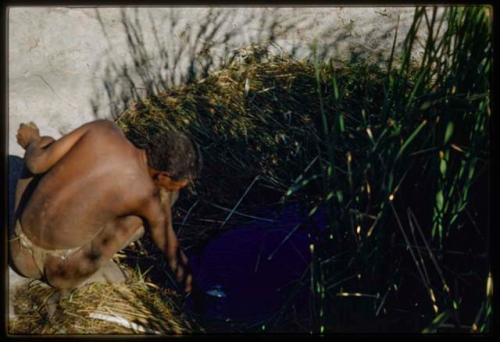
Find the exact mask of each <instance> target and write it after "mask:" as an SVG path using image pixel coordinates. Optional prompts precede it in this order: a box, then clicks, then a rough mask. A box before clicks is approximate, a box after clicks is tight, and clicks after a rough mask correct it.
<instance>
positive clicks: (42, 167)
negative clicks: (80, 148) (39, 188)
mask: <svg viewBox="0 0 500 342" xmlns="http://www.w3.org/2000/svg"><path fill="white" fill-rule="evenodd" d="M107 124H111V125H112V123H111V122H110V121H105V120H101V121H94V122H91V123H87V124H85V125H83V126H81V127H79V128H77V129H75V130H74V131H72V132H71V133H68V134H66V135H65V136H63V137H62V138H61V139H59V140H54V139H53V138H51V137H48V136H44V137H41V136H40V133H39V131H38V127H36V125H35V124H34V123H29V124H21V125H20V127H19V130H18V131H17V142H18V143H19V145H21V146H22V147H23V148H24V149H25V150H26V152H25V154H24V160H25V162H26V166H27V168H28V170H29V171H30V172H31V173H33V174H39V173H44V172H46V171H47V170H48V169H50V168H51V167H52V166H53V165H54V164H55V163H57V161H59V160H60V159H61V158H62V157H63V156H64V155H65V154H66V153H67V152H68V151H69V150H70V149H71V148H72V147H73V146H74V145H75V144H76V142H77V141H78V140H80V138H81V137H82V136H83V135H84V134H85V133H86V132H87V131H88V130H89V129H90V128H91V127H93V126H95V125H107Z"/></svg>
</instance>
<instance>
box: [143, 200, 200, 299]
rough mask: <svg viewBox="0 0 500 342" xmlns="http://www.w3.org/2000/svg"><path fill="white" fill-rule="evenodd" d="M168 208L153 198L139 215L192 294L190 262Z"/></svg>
mask: <svg viewBox="0 0 500 342" xmlns="http://www.w3.org/2000/svg"><path fill="white" fill-rule="evenodd" d="M166 206H168V207H169V208H170V205H168V204H167V205H165V204H160V200H159V198H158V197H151V199H150V200H148V201H147V203H146V204H145V205H143V206H142V208H141V211H140V214H139V215H140V216H141V217H143V218H144V219H145V220H146V221H147V222H148V225H149V227H150V231H151V237H152V239H153V242H154V243H155V244H156V245H157V246H158V248H160V250H161V251H163V253H164V254H165V257H166V258H167V261H168V263H169V266H170V268H171V269H172V271H173V272H174V274H175V276H176V278H177V281H178V282H179V283H181V284H182V285H183V286H184V290H185V291H186V292H190V291H191V282H192V276H191V273H190V272H189V269H188V260H187V258H186V256H185V255H184V254H183V253H182V251H181V249H180V246H179V242H178V240H177V237H176V235H175V232H174V229H173V226H172V217H171V211H170V210H165V209H164V208H165V207H166Z"/></svg>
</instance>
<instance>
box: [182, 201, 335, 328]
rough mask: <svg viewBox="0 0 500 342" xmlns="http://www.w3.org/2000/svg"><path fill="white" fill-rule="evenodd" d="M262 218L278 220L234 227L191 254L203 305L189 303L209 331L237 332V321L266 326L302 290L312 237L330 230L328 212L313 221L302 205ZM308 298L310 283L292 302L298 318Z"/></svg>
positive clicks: (267, 212) (188, 305) (261, 215)
mask: <svg viewBox="0 0 500 342" xmlns="http://www.w3.org/2000/svg"><path fill="white" fill-rule="evenodd" d="M258 216H259V217H266V218H271V219H272V220H273V222H268V221H262V220H255V221H253V222H251V223H248V224H245V225H243V226H239V227H232V229H230V230H228V231H226V232H224V233H223V234H221V235H220V236H218V237H216V238H214V239H213V240H212V241H210V242H209V243H208V244H207V245H206V246H205V248H204V249H203V250H202V252H201V253H198V254H193V255H189V258H190V263H191V266H192V269H193V278H194V280H195V281H196V283H197V285H198V287H199V292H200V293H201V298H200V296H198V299H197V300H198V304H199V302H200V301H201V302H202V303H201V307H195V305H194V303H193V300H191V299H188V300H187V303H186V309H187V310H189V311H198V312H197V315H198V317H199V320H200V322H201V323H204V325H205V327H206V328H207V329H208V330H210V329H212V330H215V331H232V330H231V324H232V323H235V324H236V323H238V324H239V323H241V324H242V325H246V326H249V325H255V326H256V327H258V328H259V329H262V328H263V327H265V326H266V321H269V320H271V319H273V318H275V317H276V314H277V313H278V312H279V310H280V309H281V308H282V307H283V304H284V303H285V302H286V301H287V299H289V298H290V294H291V292H292V291H294V290H295V289H297V286H298V285H299V281H300V279H301V277H303V276H304V274H305V271H306V269H307V267H308V266H309V262H310V250H309V244H310V239H309V237H308V234H309V233H310V232H311V229H318V228H320V229H321V227H324V226H325V224H324V222H325V217H324V212H323V211H322V210H318V212H317V213H316V214H315V215H314V216H313V218H312V222H309V223H308V222H307V219H306V216H307V215H304V214H301V210H300V208H299V206H298V205H291V206H288V207H285V208H284V209H282V210H280V211H278V212H276V211H274V212H270V211H269V210H267V211H263V212H261V213H259V215H258ZM305 283H306V284H307V278H306V281H305ZM308 298H309V292H308V286H307V285H306V286H302V290H300V291H298V294H297V295H295V296H294V297H293V298H292V299H291V301H290V303H292V304H295V305H294V306H295V309H296V310H297V315H299V316H300V315H307V312H308ZM198 304H197V305H198ZM287 310H290V309H289V308H288V309H287Z"/></svg>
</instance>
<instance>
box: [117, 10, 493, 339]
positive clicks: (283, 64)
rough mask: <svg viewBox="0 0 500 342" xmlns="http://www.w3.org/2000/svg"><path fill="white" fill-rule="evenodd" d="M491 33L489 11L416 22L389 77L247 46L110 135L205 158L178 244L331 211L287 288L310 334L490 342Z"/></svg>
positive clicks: (430, 15)
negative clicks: (183, 140)
mask: <svg viewBox="0 0 500 342" xmlns="http://www.w3.org/2000/svg"><path fill="white" fill-rule="evenodd" d="M491 21H492V18H491V9H490V8H488V7H485V6H468V7H446V8H440V9H439V10H438V9H436V8H417V9H416V11H415V16H414V21H413V24H412V26H411V28H410V31H409V32H408V34H407V36H406V39H405V41H404V46H403V48H402V51H399V50H397V49H396V48H395V47H394V48H393V50H392V53H391V57H390V59H389V61H388V63H387V67H380V66H377V65H369V64H366V63H363V62H358V63H346V64H335V63H333V62H331V61H322V60H317V59H313V60H311V61H305V60H302V61H298V60H293V59H292V58H290V57H288V56H283V55H282V56H271V55H269V54H268V53H267V49H266V48H261V47H257V46H253V47H250V48H249V49H248V50H247V51H246V52H247V53H246V55H245V57H242V55H241V54H239V55H238V56H233V57H232V58H229V60H228V61H227V63H226V64H225V65H224V66H223V67H222V68H221V69H220V70H219V71H217V72H214V73H211V74H210V75H209V76H208V77H206V78H204V79H200V80H195V81H192V82H191V83H189V84H187V85H184V86H181V87H175V88H171V89H167V90H165V91H164V92H162V93H160V94H157V95H155V96H151V97H148V98H146V99H143V100H141V101H140V102H138V103H135V104H134V105H133V106H131V108H130V109H128V110H127V111H125V112H124V113H122V114H121V115H120V116H119V117H117V118H116V121H117V122H118V124H119V125H120V126H121V127H122V128H123V129H124V131H125V132H126V134H127V135H128V136H129V137H130V139H131V140H132V141H134V142H135V143H136V144H138V145H140V144H141V143H142V142H143V141H144V139H147V137H148V136H151V134H150V133H151V132H152V131H155V130H162V129H178V130H182V131H185V132H188V133H189V134H190V135H191V136H192V137H193V138H194V139H195V140H196V141H197V142H198V143H199V144H200V146H201V147H202V152H203V155H204V170H203V175H202V178H201V179H200V180H199V182H198V184H197V186H196V192H194V193H192V194H190V196H188V198H187V199H183V200H182V201H180V203H179V208H178V209H177V215H178V217H184V220H183V222H179V224H178V225H177V226H178V227H179V229H180V230H182V232H180V236H181V239H182V240H183V243H184V245H187V246H190V247H193V248H195V247H196V246H197V245H199V244H202V243H203V242H205V241H206V240H207V239H208V238H210V237H211V236H213V234H215V233H216V232H219V231H221V229H226V228H229V227H230V225H231V224H234V223H237V222H238V219H241V217H244V216H242V215H241V214H244V215H247V216H248V215H250V216H251V215H252V213H255V210H256V209H258V208H262V207H266V206H272V205H276V204H281V205H284V204H287V203H291V202H297V203H300V204H301V205H302V206H303V210H304V212H306V213H310V215H309V216H312V215H313V214H314V213H315V212H317V210H318V209H319V208H325V209H326V214H327V217H328V225H327V229H325V230H320V229H315V230H313V231H311V245H310V251H311V253H312V256H313V258H312V262H311V265H310V268H309V269H308V271H307V273H306V274H305V275H304V278H303V279H302V282H301V283H300V284H299V285H297V286H299V287H300V286H302V287H303V286H307V287H310V292H311V298H312V306H311V320H310V321H309V322H304V325H306V326H308V330H310V331H311V332H315V333H323V332H338V331H376V330H378V331H397V330H399V331H401V330H402V331H420V332H441V331H470V332H486V331H488V328H489V324H490V323H489V322H490V319H491V295H492V285H491V282H492V280H491V277H490V278H488V275H489V265H488V258H487V256H488V243H489V238H488V228H489V227H488V225H489V219H488V216H489V211H488V210H489V208H488V196H489V194H488V191H489V189H488V184H487V177H488V173H487V170H488V167H489V135H488V127H489V120H490V116H491V112H490V102H489V101H490V97H489V90H490V76H491V64H492V54H491V49H492V47H491V35H492V32H491V28H492V25H491ZM422 32H423V34H422ZM394 34H397V32H394ZM395 41H396V40H395ZM419 44H420V46H422V47H423V49H424V52H423V55H422V56H419V57H417V58H415V56H414V51H415V47H417V46H418V45H419ZM312 49H313V51H314V47H312ZM485 180H486V181H485ZM474 196H475V197H474ZM473 198H474V201H473V200H472V199H473ZM478 199H480V201H482V202H477V200H478ZM487 284H489V285H487ZM291 302H292V301H291ZM288 311H290V310H289V307H287V306H285V307H283V310H282V312H281V313H279V314H278V315H277V317H279V319H285V318H286V313H287V312H288ZM278 324H279V323H278V318H275V319H274V320H272V321H270V322H266V324H265V326H266V330H267V331H272V329H273V325H278ZM259 328H260V326H259Z"/></svg>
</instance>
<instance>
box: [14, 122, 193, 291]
mask: <svg viewBox="0 0 500 342" xmlns="http://www.w3.org/2000/svg"><path fill="white" fill-rule="evenodd" d="M35 127H36V126H35ZM18 142H19V143H20V144H21V145H22V146H23V147H25V148H26V154H25V163H26V166H27V168H28V169H29V171H31V172H32V173H33V174H34V178H33V180H31V179H30V180H28V181H27V182H25V183H24V184H20V185H19V186H18V189H17V191H16V192H17V193H16V197H17V198H16V207H18V210H17V212H16V216H17V219H18V225H19V232H20V235H21V236H23V234H24V236H25V238H27V239H26V241H28V244H30V243H32V244H33V245H34V246H35V248H32V249H40V250H42V251H45V250H48V251H49V252H50V251H52V250H68V251H71V252H70V253H68V254H69V255H68V256H67V257H66V255H64V257H60V256H59V255H57V254H55V253H47V254H43V256H44V257H43V258H41V259H43V260H42V262H40V261H39V260H36V257H34V254H33V252H32V251H31V250H30V249H29V248H28V249H27V248H26V246H24V247H23V244H22V242H23V241H22V239H17V240H14V241H12V242H11V246H10V249H11V255H12V260H13V262H14V265H15V266H16V268H17V269H18V270H19V271H20V273H22V274H24V275H26V276H29V277H32V278H45V279H46V281H47V282H48V283H49V284H51V285H53V286H55V287H58V288H62V289H64V288H73V287H75V286H78V284H80V283H81V282H82V281H84V280H85V279H86V278H88V277H89V276H90V275H92V274H93V273H94V272H96V271H97V270H98V269H99V268H100V267H101V266H102V265H103V263H105V262H106V261H108V260H110V259H111V257H112V256H113V254H115V253H116V252H117V251H119V250H120V249H122V248H123V247H125V246H126V245H127V244H128V243H129V242H131V241H132V240H134V239H136V238H138V237H140V235H141V234H140V232H141V229H142V227H143V226H145V227H147V228H149V229H150V232H151V236H152V238H153V241H154V242H155V243H156V245H157V246H158V247H159V248H161V250H162V251H164V253H165V255H166V256H167V258H168V260H169V262H170V265H171V267H172V268H173V269H174V271H175V272H176V275H177V277H178V280H179V281H181V282H183V283H185V287H186V290H188V291H189V290H190V282H191V278H190V275H189V274H188V272H187V268H186V267H187V260H186V258H185V256H184V255H183V254H182V253H181V252H180V249H179V246H178V242H177V238H176V236H175V233H174V231H173V228H172V224H171V212H170V207H171V206H172V205H173V203H172V202H173V201H172V200H175V199H174V198H176V194H177V192H178V191H179V190H180V189H181V188H182V187H183V186H185V185H186V184H187V182H188V180H184V179H180V180H174V179H173V178H171V177H169V175H168V173H165V172H163V171H159V170H156V169H154V168H152V167H151V166H150V165H149V163H148V156H147V154H146V152H145V151H144V150H142V149H139V148H136V147H135V146H134V145H133V144H132V143H131V142H129V140H128V139H127V138H126V137H125V136H124V134H123V133H122V132H121V130H120V129H119V128H118V127H117V126H116V125H115V124H114V123H112V122H110V121H106V120H99V121H94V122H91V123H88V124H85V125H83V126H81V127H80V128H78V129H76V130H75V131H73V132H71V133H70V134H68V135H66V136H64V137H62V138H61V139H59V140H58V141H54V140H53V139H52V138H50V137H40V136H39V134H38V129H36V128H34V127H31V126H29V125H24V126H23V125H21V128H20V129H19V132H18ZM28 183H29V184H28ZM160 194H161V195H162V196H163V201H160ZM16 229H17V228H16ZM21 231H22V232H21ZM39 259H40V258H39ZM37 262H38V264H37ZM40 264H42V265H43V269H41V266H40Z"/></svg>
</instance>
